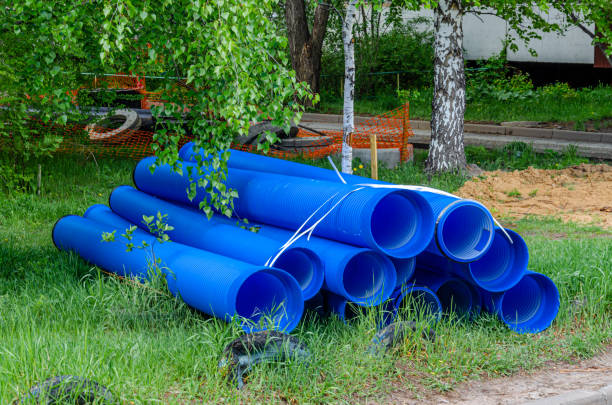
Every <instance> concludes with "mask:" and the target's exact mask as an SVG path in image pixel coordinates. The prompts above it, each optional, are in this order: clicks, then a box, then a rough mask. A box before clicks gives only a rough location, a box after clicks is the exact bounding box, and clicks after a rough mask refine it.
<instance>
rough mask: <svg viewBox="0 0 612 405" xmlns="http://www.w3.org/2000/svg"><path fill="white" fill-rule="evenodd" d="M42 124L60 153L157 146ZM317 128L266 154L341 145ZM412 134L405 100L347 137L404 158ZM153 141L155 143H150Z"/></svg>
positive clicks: (147, 140) (149, 136) (146, 139)
mask: <svg viewBox="0 0 612 405" xmlns="http://www.w3.org/2000/svg"><path fill="white" fill-rule="evenodd" d="M39 124H40V125H44V124H41V123H39ZM44 127H45V129H44V130H45V131H47V132H48V133H53V134H55V135H57V136H59V137H61V138H62V143H61V146H60V148H59V149H58V152H63V153H85V154H90V153H91V154H93V155H94V156H96V157H97V156H112V157H122V158H131V159H141V158H144V157H146V156H150V155H152V154H153V153H154V150H155V149H159V148H161V146H160V145H159V144H157V143H156V141H155V139H154V133H153V132H150V131H142V130H132V129H127V130H122V131H121V132H116V131H115V130H111V129H105V128H100V127H93V128H90V127H85V126H83V125H73V126H69V125H67V126H59V125H44ZM104 131H107V133H108V134H109V136H108V137H104V136H101V134H102V135H104ZM321 132H323V133H324V134H325V136H320V135H319V134H315V133H313V132H310V131H308V130H306V129H303V128H300V130H299V131H298V134H297V138H298V140H300V141H307V142H293V141H291V140H288V141H287V140H285V141H283V142H282V143H281V144H280V145H273V147H271V148H270V151H269V153H268V155H270V156H274V157H278V158H283V159H287V158H294V157H298V156H301V157H304V158H312V159H314V158H321V157H325V156H328V155H333V154H335V153H338V152H339V151H340V150H341V148H342V132H340V131H321ZM412 135H413V131H412V128H411V126H410V121H409V119H408V104H405V105H403V106H401V107H398V108H396V109H394V110H392V111H389V112H387V113H385V114H382V115H379V116H376V117H372V118H370V119H368V120H366V121H364V122H362V123H360V124H359V125H357V126H356V128H355V132H354V133H353V136H352V139H351V140H350V145H351V146H352V147H354V148H369V147H370V138H371V137H372V136H375V137H376V140H377V147H378V148H379V149H385V148H399V150H400V159H401V160H402V161H406V160H408V159H410V157H411V154H412V145H409V144H408V140H409V137H410V136H412ZM92 138H97V139H96V140H94V139H92ZM304 138H308V139H307V140H306V139H304ZM191 139H192V138H191V137H189V136H185V137H183V138H181V140H180V142H179V146H182V145H183V144H185V143H186V142H188V141H190V140H191ZM156 144H157V147H154V145H156ZM233 147H234V148H236V149H240V150H245V151H249V152H257V147H255V146H244V145H233Z"/></svg>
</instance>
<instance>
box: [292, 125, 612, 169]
mask: <svg viewBox="0 0 612 405" xmlns="http://www.w3.org/2000/svg"><path fill="white" fill-rule="evenodd" d="M302 123H303V124H304V125H306V126H308V127H310V128H313V129H317V130H330V131H342V124H341V123H338V122H320V121H311V120H309V118H308V117H306V118H305V119H303V120H302ZM413 132H414V137H411V138H410V142H411V143H412V144H414V145H416V146H426V145H429V140H430V138H431V132H430V130H428V129H415V130H414V131H413ZM464 137H465V144H466V145H470V146H484V147H486V148H491V149H493V148H501V147H503V146H504V145H507V144H509V143H511V142H517V141H518V142H525V143H527V144H532V145H533V149H534V150H535V151H537V152H544V151H546V150H553V151H557V152H562V151H564V150H566V149H567V147H568V146H570V145H574V146H576V147H577V153H578V155H580V156H586V157H590V158H597V159H606V160H612V144H611V143H604V142H584V141H576V140H562V139H551V138H536V137H533V136H529V137H527V136H514V135H501V134H480V133H479V134H476V133H469V132H466V133H465V134H464Z"/></svg>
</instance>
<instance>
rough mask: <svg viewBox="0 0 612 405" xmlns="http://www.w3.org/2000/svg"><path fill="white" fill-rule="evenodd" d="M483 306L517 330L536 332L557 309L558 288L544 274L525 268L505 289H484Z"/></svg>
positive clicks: (547, 323) (542, 327) (520, 331)
mask: <svg viewBox="0 0 612 405" xmlns="http://www.w3.org/2000/svg"><path fill="white" fill-rule="evenodd" d="M483 302H484V305H485V308H486V309H487V310H488V311H489V312H491V313H494V314H496V315H497V317H498V318H499V319H501V321H502V322H504V323H505V324H506V325H508V327H509V328H510V329H512V330H513V331H515V332H517V333H538V332H541V331H543V330H545V329H546V328H548V327H549V326H550V325H551V324H552V322H553V321H554V319H555V318H556V317H557V313H558V312H559V290H557V286H556V285H555V283H554V282H553V281H552V280H551V279H550V278H548V277H546V276H545V275H544V274H540V273H535V272H532V271H527V272H526V273H525V275H524V276H523V278H522V279H521V281H519V282H518V284H516V285H515V286H514V287H512V288H511V289H509V290H508V291H505V292H502V293H497V294H489V293H487V292H483Z"/></svg>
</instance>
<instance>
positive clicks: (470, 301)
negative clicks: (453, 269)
mask: <svg viewBox="0 0 612 405" xmlns="http://www.w3.org/2000/svg"><path fill="white" fill-rule="evenodd" d="M436 295H437V296H438V298H439V299H440V303H441V304H442V310H443V311H444V312H445V313H447V314H450V313H454V314H457V315H458V316H460V317H467V318H472V317H475V316H477V315H478V314H480V307H481V297H480V294H479V293H478V290H477V289H476V288H473V287H471V286H470V285H469V284H468V283H466V282H464V281H463V280H461V279H458V278H450V279H448V280H446V281H445V282H444V283H442V285H440V287H439V288H438V290H437V291H436Z"/></svg>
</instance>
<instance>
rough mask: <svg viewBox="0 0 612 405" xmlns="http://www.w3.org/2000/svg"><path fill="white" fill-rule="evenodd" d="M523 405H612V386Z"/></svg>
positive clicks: (571, 392)
mask: <svg viewBox="0 0 612 405" xmlns="http://www.w3.org/2000/svg"><path fill="white" fill-rule="evenodd" d="M523 405H612V385H608V386H606V387H603V388H602V389H600V390H598V391H586V390H577V391H570V392H567V393H565V394H561V395H556V396H554V397H548V398H542V399H538V400H535V401H529V402H524V403H523Z"/></svg>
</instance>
